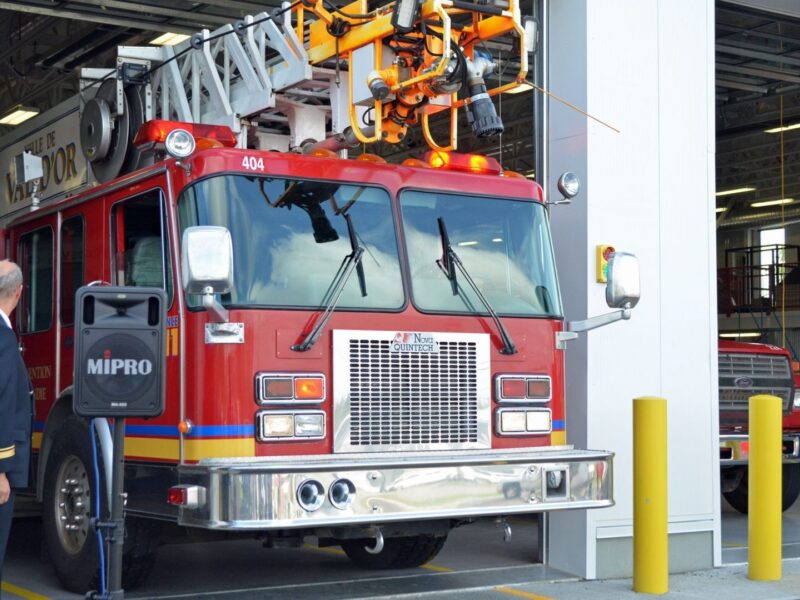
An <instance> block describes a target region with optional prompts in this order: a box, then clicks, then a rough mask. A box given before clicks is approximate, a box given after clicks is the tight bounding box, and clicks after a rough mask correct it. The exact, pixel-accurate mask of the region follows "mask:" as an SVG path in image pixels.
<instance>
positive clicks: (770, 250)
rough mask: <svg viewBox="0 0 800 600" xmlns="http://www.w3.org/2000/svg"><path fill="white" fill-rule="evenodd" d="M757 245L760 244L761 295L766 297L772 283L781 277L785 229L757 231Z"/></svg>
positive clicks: (771, 289)
mask: <svg viewBox="0 0 800 600" xmlns="http://www.w3.org/2000/svg"><path fill="white" fill-rule="evenodd" d="M759 237H760V240H759V242H760V243H759V245H760V246H761V256H760V257H759V260H760V264H761V296H762V297H764V298H767V297H769V296H770V294H771V293H772V291H773V288H774V285H775V284H777V283H778V281H779V280H780V279H781V278H782V275H783V273H782V269H783V265H784V263H785V262H786V257H785V255H786V251H785V248H784V244H785V243H786V230H785V229H783V228H782V227H781V228H779V229H762V230H761V231H760V232H759Z"/></svg>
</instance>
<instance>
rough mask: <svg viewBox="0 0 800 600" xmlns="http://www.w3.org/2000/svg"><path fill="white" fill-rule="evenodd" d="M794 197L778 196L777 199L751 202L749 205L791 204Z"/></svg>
mask: <svg viewBox="0 0 800 600" xmlns="http://www.w3.org/2000/svg"><path fill="white" fill-rule="evenodd" d="M792 202H794V198H778V199H777V200H763V201H761V202H751V203H750V206H752V207H753V208H762V207H764V206H778V205H780V204H791V203H792Z"/></svg>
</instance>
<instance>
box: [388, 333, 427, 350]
mask: <svg viewBox="0 0 800 600" xmlns="http://www.w3.org/2000/svg"><path fill="white" fill-rule="evenodd" d="M389 351H390V352H425V353H437V352H439V344H438V343H437V342H436V338H434V337H433V334H432V333H410V332H407V331H401V332H398V333H395V334H394V337H393V338H392V342H391V343H390V344H389Z"/></svg>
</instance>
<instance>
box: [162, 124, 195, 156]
mask: <svg viewBox="0 0 800 600" xmlns="http://www.w3.org/2000/svg"><path fill="white" fill-rule="evenodd" d="M164 145H165V146H166V148H167V152H169V154H170V156H173V157H174V158H186V157H187V156H191V154H192V152H194V147H195V144H194V138H193V137H192V134H191V133H189V132H188V131H186V130H185V129H173V130H172V131H170V132H169V133H168V134H167V139H166V140H165V142H164Z"/></svg>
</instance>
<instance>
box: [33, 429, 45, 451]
mask: <svg viewBox="0 0 800 600" xmlns="http://www.w3.org/2000/svg"><path fill="white" fill-rule="evenodd" d="M31 445H32V446H33V449H34V450H39V449H40V448H41V447H42V432H41V431H34V432H33V436H32V439H31Z"/></svg>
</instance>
